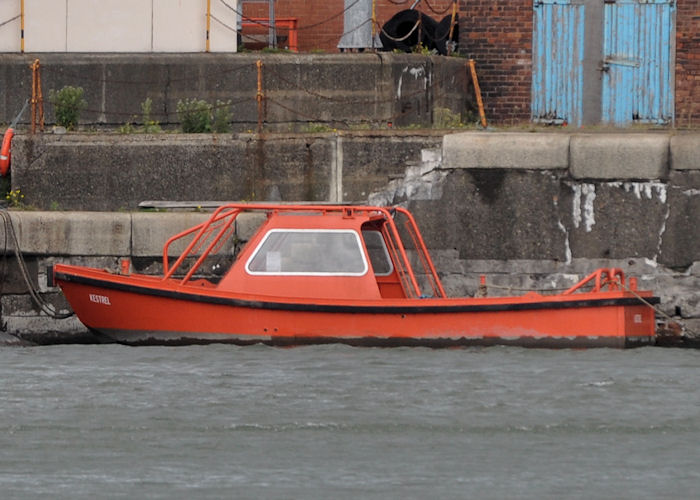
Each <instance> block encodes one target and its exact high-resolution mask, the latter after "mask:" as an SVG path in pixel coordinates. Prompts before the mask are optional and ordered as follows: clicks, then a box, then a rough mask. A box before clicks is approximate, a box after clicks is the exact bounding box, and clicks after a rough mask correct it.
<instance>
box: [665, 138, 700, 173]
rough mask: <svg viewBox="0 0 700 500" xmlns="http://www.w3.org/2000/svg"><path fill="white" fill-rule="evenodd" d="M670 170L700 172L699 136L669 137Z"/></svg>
mask: <svg viewBox="0 0 700 500" xmlns="http://www.w3.org/2000/svg"><path fill="white" fill-rule="evenodd" d="M671 168H673V169H674V170H700V135H698V134H692V135H674V136H673V137H671Z"/></svg>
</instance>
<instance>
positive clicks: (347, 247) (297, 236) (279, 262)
mask: <svg viewBox="0 0 700 500" xmlns="http://www.w3.org/2000/svg"><path fill="white" fill-rule="evenodd" d="M367 269H368V265H367V260H366V259H365V256H364V253H363V252H362V246H361V243H360V238H359V235H358V234H357V233H356V232H355V231H351V230H332V229H325V230H315V229H314V230H306V229H272V230H270V231H269V232H268V233H267V234H266V235H265V237H264V238H263V240H262V241H261V242H260V244H259V245H258V247H257V248H256V249H255V251H254V252H253V254H252V256H251V257H250V259H248V262H247V263H246V271H247V272H248V273H249V274H253V275H309V276H362V275H363V274H365V273H366V272H367Z"/></svg>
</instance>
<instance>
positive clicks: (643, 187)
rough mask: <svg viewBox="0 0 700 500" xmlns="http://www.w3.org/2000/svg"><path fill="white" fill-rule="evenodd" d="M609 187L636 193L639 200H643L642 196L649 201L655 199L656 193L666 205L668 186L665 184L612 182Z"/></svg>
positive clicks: (656, 182) (653, 182)
mask: <svg viewBox="0 0 700 500" xmlns="http://www.w3.org/2000/svg"><path fill="white" fill-rule="evenodd" d="M608 185H609V186H612V187H622V188H623V189H624V190H625V191H626V192H628V193H634V195H635V196H636V197H637V199H638V200H641V199H642V195H644V197H645V198H646V199H648V200H651V199H652V198H653V195H654V193H656V196H658V197H659V201H661V203H666V197H667V186H666V184H664V183H663V182H658V181H650V182H624V183H623V182H610V183H608Z"/></svg>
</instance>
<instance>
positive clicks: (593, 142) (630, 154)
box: [570, 134, 669, 180]
mask: <svg viewBox="0 0 700 500" xmlns="http://www.w3.org/2000/svg"><path fill="white" fill-rule="evenodd" d="M668 159H669V137H668V136H667V135H666V134H663V135H654V134H604V135H602V134H601V135H594V134H590V135H588V134H581V135H574V136H572V137H571V164H570V172H571V176H572V177H573V178H574V179H618V180H620V179H665V178H667V176H668Z"/></svg>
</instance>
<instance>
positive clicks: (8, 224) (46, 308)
mask: <svg viewBox="0 0 700 500" xmlns="http://www.w3.org/2000/svg"><path fill="white" fill-rule="evenodd" d="M0 217H2V220H3V223H4V227H5V252H3V253H4V254H6V251H7V235H8V234H9V235H10V238H11V239H12V243H13V245H14V247H15V248H14V252H15V257H16V258H17V264H18V266H19V270H20V273H21V274H22V278H23V279H24V283H25V284H26V285H27V290H28V291H29V295H30V296H31V297H32V300H33V301H34V303H35V304H36V305H37V307H39V309H41V311H42V312H43V313H45V314H46V315H48V316H50V317H52V318H54V319H66V318H70V317H71V316H73V315H74V314H75V312H73V311H70V312H66V313H58V312H56V311H55V310H54V308H53V306H52V305H51V304H48V303H46V301H44V299H42V298H41V295H39V291H38V290H37V289H36V287H35V286H34V283H32V280H31V277H30V276H29V270H28V269H27V264H26V262H25V261H24V257H23V255H22V252H21V251H20V248H19V240H18V239H17V233H16V232H15V226H14V224H12V218H11V217H10V214H9V213H8V211H7V210H6V209H4V208H0Z"/></svg>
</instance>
